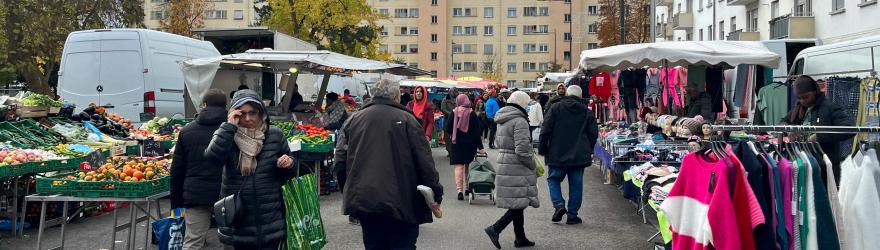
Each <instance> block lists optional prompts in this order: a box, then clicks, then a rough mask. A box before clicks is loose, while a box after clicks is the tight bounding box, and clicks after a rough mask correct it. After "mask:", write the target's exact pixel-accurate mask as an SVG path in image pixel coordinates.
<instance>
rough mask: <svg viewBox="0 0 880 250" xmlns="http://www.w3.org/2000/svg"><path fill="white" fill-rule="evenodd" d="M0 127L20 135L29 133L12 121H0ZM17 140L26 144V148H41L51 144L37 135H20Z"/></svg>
mask: <svg viewBox="0 0 880 250" xmlns="http://www.w3.org/2000/svg"><path fill="white" fill-rule="evenodd" d="M0 129H3V130H6V131H9V132H11V133H14V134H18V135H27V134H29V133H25V132H24V131H22V130H21V129H19V128H17V127H15V126H14V125H12V123H9V122H0ZM17 141H18V142H20V143H22V144H24V145H23V146H25V147H26V148H40V147H45V146H49V144H48V143H46V142H44V141H43V140H40V139H39V138H37V137H19V138H18V139H17Z"/></svg>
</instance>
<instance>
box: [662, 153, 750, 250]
mask: <svg viewBox="0 0 880 250" xmlns="http://www.w3.org/2000/svg"><path fill="white" fill-rule="evenodd" d="M729 154H730V155H731V156H732V155H734V154H733V153H732V152H730V153H729ZM713 176H714V178H713ZM713 179H714V181H713ZM731 181H732V182H733V183H731ZM710 183H712V185H711V186H712V187H711V189H712V190H711V191H710ZM731 188H732V190H731ZM661 209H663V212H665V213H666V215H667V217H668V219H669V225H670V229H671V230H672V239H673V240H672V244H673V245H672V248H673V249H676V250H687V249H722V250H726V249H754V248H755V243H754V238H753V237H752V230H754V228H755V227H756V226H758V225H760V224H763V223H764V215H763V214H762V212H761V207H760V205H759V204H758V202H757V200H756V199H755V195H754V193H753V192H752V190H751V187H750V186H749V185H748V182H747V181H746V173H745V169H744V168H743V167H742V164H741V163H740V162H739V160H738V159H736V158H735V157H732V158H729V159H725V160H721V161H716V162H710V161H706V160H705V159H703V156H700V155H698V154H696V153H692V154H690V155H688V156H686V157H685V158H684V161H683V162H682V168H681V171H680V173H679V175H678V179H677V180H676V182H675V185H674V186H673V188H672V191H671V192H669V197H668V198H666V200H665V201H664V202H663V204H661Z"/></svg>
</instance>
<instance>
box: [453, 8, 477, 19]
mask: <svg viewBox="0 0 880 250" xmlns="http://www.w3.org/2000/svg"><path fill="white" fill-rule="evenodd" d="M452 16H454V17H471V16H477V13H476V11H475V9H473V8H452Z"/></svg>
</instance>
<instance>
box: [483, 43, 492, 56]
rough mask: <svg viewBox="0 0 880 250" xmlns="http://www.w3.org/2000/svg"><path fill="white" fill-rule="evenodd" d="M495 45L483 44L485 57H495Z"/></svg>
mask: <svg viewBox="0 0 880 250" xmlns="http://www.w3.org/2000/svg"><path fill="white" fill-rule="evenodd" d="M494 54H495V45H494V44H491V43H487V44H483V55H494Z"/></svg>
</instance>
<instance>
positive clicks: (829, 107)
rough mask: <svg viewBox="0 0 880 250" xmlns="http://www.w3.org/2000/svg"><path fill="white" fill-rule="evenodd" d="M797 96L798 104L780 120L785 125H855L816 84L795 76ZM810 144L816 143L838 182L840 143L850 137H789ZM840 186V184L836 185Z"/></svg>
mask: <svg viewBox="0 0 880 250" xmlns="http://www.w3.org/2000/svg"><path fill="white" fill-rule="evenodd" d="M794 84H795V92H796V93H797V105H796V106H795V107H794V109H792V110H791V111H789V113H788V115H786V116H785V117H784V118H782V123H783V124H787V125H805V126H853V125H854V124H855V122H854V121H853V118H852V117H851V116H850V115H849V111H848V110H844V109H843V107H841V106H840V105H837V104H836V103H834V102H832V101H829V100H826V99H825V94H823V93H822V92H821V91H819V90H820V87H819V84H818V83H816V81H815V80H813V78H811V77H809V76H801V77H798V78H797V80H795V81H794ZM792 135H794V136H796V137H801V136H802V137H803V138H804V139H807V140H809V141H812V142H818V143H819V145H820V146H821V147H822V151H823V152H825V154H827V155H828V157H829V158H831V163H832V165H833V168H832V169H833V170H834V177H835V179H837V180H840V162H841V161H842V160H843V158H844V156H845V154H846V152H841V147H840V146H841V142H844V141H846V140H849V139H850V138H852V137H853V134H813V133H805V134H792ZM838 183H839V182H838Z"/></svg>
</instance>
